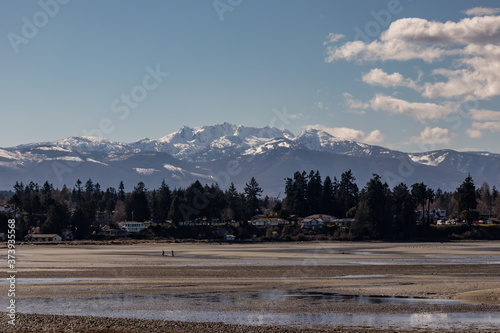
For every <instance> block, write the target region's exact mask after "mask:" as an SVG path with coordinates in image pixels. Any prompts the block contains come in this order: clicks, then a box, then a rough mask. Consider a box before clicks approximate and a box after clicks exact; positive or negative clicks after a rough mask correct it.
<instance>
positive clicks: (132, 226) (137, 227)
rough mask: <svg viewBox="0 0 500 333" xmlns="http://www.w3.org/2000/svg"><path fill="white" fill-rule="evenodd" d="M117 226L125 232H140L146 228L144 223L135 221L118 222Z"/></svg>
mask: <svg viewBox="0 0 500 333" xmlns="http://www.w3.org/2000/svg"><path fill="white" fill-rule="evenodd" d="M118 225H119V226H120V228H121V229H122V230H126V231H127V232H141V231H142V230H144V229H145V228H146V227H145V226H144V223H142V222H136V221H124V222H118Z"/></svg>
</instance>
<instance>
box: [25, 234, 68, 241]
mask: <svg viewBox="0 0 500 333" xmlns="http://www.w3.org/2000/svg"><path fill="white" fill-rule="evenodd" d="M28 239H29V240H32V241H35V242H36V241H38V242H60V241H61V240H62V238H61V236H59V235H57V234H31V235H30V236H28Z"/></svg>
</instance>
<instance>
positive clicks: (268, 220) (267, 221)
mask: <svg viewBox="0 0 500 333" xmlns="http://www.w3.org/2000/svg"><path fill="white" fill-rule="evenodd" d="M248 222H250V223H251V224H253V225H255V226H267V225H274V226H280V225H289V224H290V221H287V220H284V219H281V218H279V217H264V218H259V219H255V220H250V221H248Z"/></svg>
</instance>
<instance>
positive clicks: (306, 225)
mask: <svg viewBox="0 0 500 333" xmlns="http://www.w3.org/2000/svg"><path fill="white" fill-rule="evenodd" d="M324 226H325V222H323V221H322V220H321V219H316V218H312V219H311V218H307V217H306V218H305V219H303V220H302V222H301V223H300V227H301V228H302V229H323V228H324Z"/></svg>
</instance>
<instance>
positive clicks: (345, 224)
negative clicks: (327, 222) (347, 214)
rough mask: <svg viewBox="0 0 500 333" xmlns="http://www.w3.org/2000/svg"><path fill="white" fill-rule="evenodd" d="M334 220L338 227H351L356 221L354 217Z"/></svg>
mask: <svg viewBox="0 0 500 333" xmlns="http://www.w3.org/2000/svg"><path fill="white" fill-rule="evenodd" d="M332 222H333V223H335V225H336V226H338V227H350V226H351V224H353V223H354V218H343V219H335V220H333V221H332Z"/></svg>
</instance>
